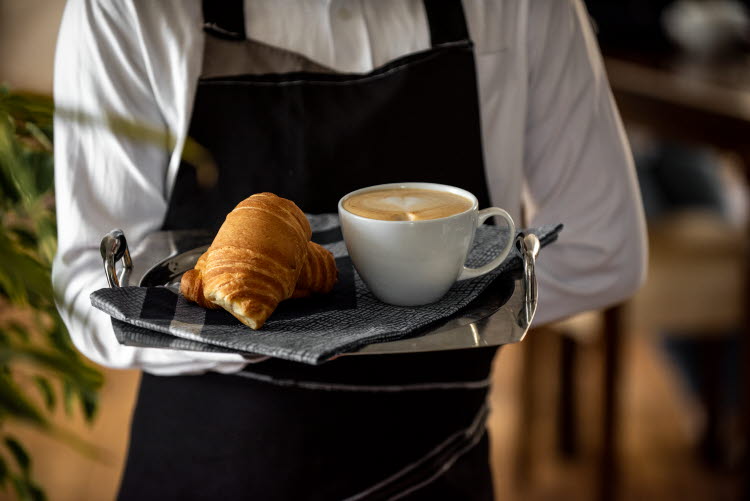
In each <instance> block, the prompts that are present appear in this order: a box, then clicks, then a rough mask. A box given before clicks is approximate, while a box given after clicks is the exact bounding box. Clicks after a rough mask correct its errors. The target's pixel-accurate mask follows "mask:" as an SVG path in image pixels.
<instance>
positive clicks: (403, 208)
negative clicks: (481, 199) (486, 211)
mask: <svg viewBox="0 0 750 501" xmlns="http://www.w3.org/2000/svg"><path fill="white" fill-rule="evenodd" d="M342 205H343V207H344V209H345V210H347V211H349V212H351V213H352V214H356V215H357V216H362V217H366V218H368V219H379V220H381V221H425V220H428V219H440V218H443V217H448V216H453V215H455V214H460V213H462V212H465V211H467V210H469V209H471V207H472V206H473V205H474V202H473V201H472V200H469V199H468V198H466V197H462V196H461V195H456V194H454V193H450V192H448V191H437V190H426V189H420V188H391V189H385V190H373V191H366V192H364V193H359V194H357V195H353V196H351V197H349V198H347V199H346V200H344V203H343V204H342Z"/></svg>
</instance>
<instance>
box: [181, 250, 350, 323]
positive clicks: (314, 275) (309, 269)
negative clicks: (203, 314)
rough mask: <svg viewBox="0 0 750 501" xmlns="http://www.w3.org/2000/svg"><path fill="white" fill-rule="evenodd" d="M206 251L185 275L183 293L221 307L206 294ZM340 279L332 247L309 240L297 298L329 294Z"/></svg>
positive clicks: (298, 284) (182, 284) (215, 306)
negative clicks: (204, 273)
mask: <svg viewBox="0 0 750 501" xmlns="http://www.w3.org/2000/svg"><path fill="white" fill-rule="evenodd" d="M206 254H208V251H206V252H204V253H203V254H202V255H201V257H199V258H198V262H196V263H195V268H194V269H192V270H188V271H186V272H185V274H183V275H182V281H181V282H180V292H182V295H183V296H185V298H186V299H188V300H189V301H193V302H194V303H198V304H199V305H201V306H203V307H204V308H209V309H219V308H221V306H218V305H216V304H214V303H212V302H210V301H209V300H208V299H206V296H205V294H204V293H203V279H202V276H201V271H202V270H203V267H204V266H205V262H206ZM337 279H338V269H337V268H336V261H335V259H334V258H333V254H331V253H330V252H329V251H328V250H326V249H325V248H324V247H321V246H320V245H318V244H316V243H315V242H307V256H306V259H305V264H304V265H302V271H301V272H300V275H299V279H297V286H296V287H295V289H294V292H293V293H292V297H293V298H303V297H307V296H310V295H311V294H325V293H328V292H331V289H333V286H334V285H336V280H337Z"/></svg>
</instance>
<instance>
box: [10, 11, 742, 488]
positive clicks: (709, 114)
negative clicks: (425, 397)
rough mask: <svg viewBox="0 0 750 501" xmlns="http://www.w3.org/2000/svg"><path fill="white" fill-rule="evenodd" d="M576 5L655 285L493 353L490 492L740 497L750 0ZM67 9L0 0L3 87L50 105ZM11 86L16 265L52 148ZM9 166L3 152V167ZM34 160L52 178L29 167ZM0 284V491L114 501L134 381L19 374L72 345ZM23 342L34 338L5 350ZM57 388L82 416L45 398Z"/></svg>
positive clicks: (74, 364)
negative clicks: (594, 48) (616, 130)
mask: <svg viewBox="0 0 750 501" xmlns="http://www.w3.org/2000/svg"><path fill="white" fill-rule="evenodd" d="M586 3H587V7H588V9H589V12H590V14H591V19H592V24H593V25H594V28H595V30H596V32H597V35H598V37H599V41H600V44H601V46H602V52H603V54H604V62H605V66H606V68H607V72H608V75H609V78H610V82H611V85H612V89H613V93H614V96H615V99H616V101H617V103H618V105H619V107H620V112H621V114H622V116H623V119H624V121H625V124H626V129H627V133H628V136H629V139H630V141H631V145H632V148H633V153H634V157H635V160H636V165H637V169H638V175H639V179H640V183H641V190H642V195H643V200H644V205H645V207H646V213H647V217H648V223H649V240H650V245H651V261H650V269H649V278H648V282H647V284H646V286H645V287H644V288H643V289H642V290H641V291H640V293H639V294H638V295H637V296H636V297H635V298H634V299H632V300H631V301H629V302H628V303H627V304H623V305H618V306H616V307H613V308H611V309H608V310H606V311H601V312H590V313H587V314H585V315H581V316H579V317H576V318H573V319H570V320H568V321H566V322H562V323H560V324H557V325H554V326H549V327H545V328H543V329H537V330H536V331H533V332H532V333H530V334H529V335H528V336H527V338H526V340H525V341H524V342H523V343H520V344H518V345H513V346H509V347H506V348H504V349H503V350H502V351H501V353H500V355H499V357H498V359H497V361H496V367H495V373H494V378H495V385H494V389H493V394H492V405H493V413H492V416H491V419H490V431H491V436H492V440H493V448H492V454H493V457H492V462H493V469H494V472H495V479H496V491H497V493H498V498H499V499H510V500H514V499H519V500H520V499H523V500H537V499H539V500H542V499H563V500H565V499H575V500H579V499H583V500H587V499H592V500H593V499H602V500H609V499H622V500H630V499H633V500H635V499H638V500H642V499H656V500H664V499H681V500H734V499H747V498H750V490H749V489H750V483H748V479H750V471H749V470H748V448H747V438H748V431H749V430H750V427H749V426H748V425H749V424H750V419H748V418H749V417H750V398H748V396H749V395H750V385H749V384H748V382H750V364H748V361H750V346H749V345H750V343H748V342H747V333H748V311H750V308H748V306H750V300H749V298H750V295H748V288H749V287H750V273H748V267H747V264H748V259H747V257H748V249H747V247H748V246H747V241H748V239H747V230H748V190H747V180H748V172H750V17H749V12H750V0H745V1H739V0H702V1H701V0H672V1H669V0H617V1H612V0H589V1H588V2H586ZM63 7H64V1H63V0H46V1H43V0H24V1H20V0H0V85H5V86H6V87H7V89H10V90H11V91H33V92H35V93H38V94H41V95H50V94H51V91H52V69H53V55H54V45H55V38H56V35H57V29H58V25H59V22H60V18H61V15H62V10H63ZM7 89H6V90H5V91H3V92H5V94H3V95H2V96H0V97H2V98H3V99H4V100H3V101H2V102H3V105H2V106H0V112H3V111H5V112H8V110H11V111H13V110H16V111H15V112H13V113H10V115H11V117H12V119H13V120H14V123H15V124H16V129H15V130H14V131H12V132H13V133H14V134H15V139H17V140H19V142H18V144H20V146H18V145H16V146H13V145H11V146H9V144H10V143H9V142H8V141H5V142H3V141H0V150H2V149H3V148H6V149H8V148H11V149H12V148H15V149H13V151H14V152H16V153H18V155H17V156H18V158H22V159H25V160H24V161H27V162H31V160H29V159H30V158H31V159H35V160H33V162H31V163H28V165H33V166H34V168H35V169H37V170H36V171H35V172H36V173H37V178H36V184H34V186H36V192H35V193H34V194H35V197H34V199H33V201H32V202H33V203H32V202H30V201H29V199H28V197H27V199H24V198H23V197H22V196H20V195H19V197H17V198H18V201H16V202H14V203H11V202H13V201H9V200H10V199H9V198H8V199H7V200H3V201H2V204H0V205H2V207H3V212H2V213H1V214H0V215H2V224H3V233H6V232H7V234H8V235H10V234H11V233H13V234H14V235H16V234H21V235H23V231H26V233H30V235H31V237H29V238H32V237H33V238H32V240H30V242H31V243H28V242H27V247H25V249H26V250H25V251H24V253H25V254H24V255H33V257H34V259H35V260H36V263H37V265H38V267H41V268H43V267H44V266H45V265H46V263H48V255H49V252H48V251H47V252H45V251H44V249H45V248H47V247H45V245H47V244H45V243H44V242H45V238H46V239H47V240H48V237H49V235H48V233H47V234H45V233H44V232H43V231H42V230H43V229H44V227H45V226H44V225H45V224H47V223H45V221H46V220H45V219H44V218H45V217H50V214H51V203H50V201H51V199H50V196H49V195H50V190H51V188H52V187H51V182H48V183H47V184H45V183H44V182H42V180H43V179H44V176H47V177H48V176H49V172H48V170H49V169H50V168H51V161H49V148H48V147H49V144H48V143H45V140H50V139H51V137H47V136H46V135H45V134H44V133H45V129H44V127H43V126H40V127H33V126H31V125H29V126H27V125H24V124H27V123H29V122H32V125H33V123H35V122H34V120H30V119H29V117H31V118H34V117H35V116H36V115H33V113H32V114H31V115H29V111H28V110H29V109H31V110H32V112H33V111H34V110H37V111H39V109H40V108H39V107H40V104H39V103H42V105H44V103H45V100H44V99H43V98H40V100H36V101H34V100H32V101H30V102H29V101H23V102H21V103H20V104H18V101H14V100H12V99H9V98H8V95H9V94H8V91H7ZM3 96H4V97H3ZM9 103H10V104H9ZM29 103H31V104H29ZM3 106H4V108H3ZM14 106H15V108H14ZM19 106H20V108H19ZM42 108H43V107H42ZM18 109H21V110H22V111H23V113H26V115H23V113H21V114H22V115H23V116H22V117H21V118H22V119H19V115H18V113H17V111H18ZM24 110H25V111H24ZM43 111H44V110H43V109H42V111H41V112H39V113H42V115H43ZM14 113H15V114H14ZM37 118H38V117H37ZM40 121H41V122H44V117H43V116H42V118H41V119H40ZM42 125H44V123H42ZM40 134H41V135H40ZM47 134H49V132H48V133H47ZM16 150H17V151H16ZM28 151H31V152H32V153H33V155H31V154H30V153H28ZM19 152H20V153H19ZM30 155H31V156H30ZM9 158H11V157H10V156H9V155H8V154H7V151H0V162H5V163H6V165H4V166H3V168H5V169H6V171H7V169H10V167H8V166H9V165H10V164H9V163H8V162H9V160H8V159H9ZM14 158H15V157H14ZM45 158H47V160H46V161H47V163H49V166H48V167H45V165H46V164H44V163H43V162H42V163H41V164H39V165H37V164H38V163H39V162H41V161H42V160H44V159H45ZM40 159H41V160H40ZM34 162H36V163H34ZM13 165H16V166H18V165H27V164H20V163H18V162H16V163H14V164H13ZM45 169H47V170H45ZM0 172H1V169H0ZM6 174H7V172H6ZM11 177H12V176H11ZM0 180H2V177H1V176H0ZM3 190H5V191H2V192H0V193H2V194H3V195H4V196H5V197H6V198H7V197H8V196H9V195H7V193H9V192H8V191H7V190H6V188H5V187H4V188H3ZM14 200H15V199H14ZM24 200H25V201H24ZM19 221H21V222H26V223H27V226H26V230H18V229H17V228H18V222H19ZM43 223H44V224H43ZM48 226H49V224H47V227H48ZM32 230H33V231H32ZM45 235H46V236H45ZM27 236H28V235H27ZM14 238H15V237H14ZM18 238H21V237H18ZM15 241H16V240H14V242H15ZM0 243H2V242H0ZM29 249H31V250H29ZM2 251H3V249H2V247H0V254H2ZM32 251H33V252H32ZM6 263H7V260H6V261H5V262H4V263H3V266H5V265H6ZM2 279H3V276H2V274H0V289H2V290H3V294H2V295H0V355H2V356H0V365H1V366H2V369H3V371H5V372H7V373H11V372H13V373H14V374H15V373H16V372H18V373H21V374H24V373H28V374H31V376H30V378H26V379H24V378H23V377H21V378H20V379H19V378H17V380H16V381H14V382H13V383H12V385H10V386H8V387H7V388H6V387H3V386H2V384H0V390H2V391H0V394H2V393H3V391H6V390H8V388H10V389H12V390H13V391H16V392H17V393H18V395H16V397H17V398H16V399H13V398H6V397H7V395H0V437H1V438H2V440H3V442H2V445H3V446H4V448H2V447H0V484H2V482H3V481H4V480H7V481H6V482H5V489H6V490H5V491H4V492H3V491H2V490H0V499H14V498H15V497H23V496H26V497H28V499H43V498H42V497H41V496H42V494H41V491H44V492H45V493H46V496H47V498H48V499H50V500H52V501H58V500H60V501H63V500H104V499H112V498H113V497H114V494H115V492H116V489H117V485H118V481H119V474H120V469H121V467H122V464H123V460H124V453H125V449H126V445H127V432H128V427H129V420H130V412H131V407H132V404H133V399H134V396H135V392H136V388H137V384H138V379H139V373H138V372H137V371H112V370H107V369H101V372H102V374H103V383H102V382H101V380H98V379H97V378H96V375H95V374H94V375H92V374H91V373H89V372H86V370H87V368H86V364H85V362H84V361H81V360H78V359H77V358H76V357H75V355H74V354H69V355H68V358H66V359H64V360H62V359H60V360H58V359H54V360H52V361H53V362H55V363H54V364H53V363H51V362H50V358H49V357H47V358H45V357H44V356H41V355H39V353H41V352H39V353H38V352H37V351H38V350H37V351H34V350H32V349H31V348H29V349H26V350H25V351H23V350H21V351H18V350H16V352H18V353H21V354H23V355H24V357H25V358H24V361H25V362H23V363H20V364H18V365H13V363H14V362H12V361H13V360H15V359H13V358H12V357H10V356H9V355H7V353H11V352H10V351H8V350H9V348H8V347H9V346H10V347H11V348H14V347H15V348H18V346H31V345H33V343H34V340H35V339H37V338H36V337H35V336H37V335H38V333H37V331H40V332H42V334H44V335H43V336H42V338H40V339H41V341H40V343H42V345H43V346H47V348H45V349H48V351H46V352H44V353H42V355H44V354H45V353H46V354H49V352H50V351H49V350H58V351H60V352H65V353H67V352H66V351H65V350H67V349H68V348H66V347H65V346H64V343H63V342H62V341H60V340H59V339H58V338H56V337H55V332H56V331H55V330H54V328H53V327H50V326H54V325H55V319H54V313H50V311H49V304H42V303H39V301H36V302H35V300H34V296H33V291H32V292H31V293H29V295H28V297H25V296H23V294H21V296H19V295H18V294H16V295H15V296H14V295H13V294H10V293H9V292H8V291H9V289H8V283H10V282H7V280H10V279H8V278H7V277H5V279H6V282H2ZM37 292H38V291H37ZM22 296H23V297H22ZM19 298H20V299H19ZM45 308H46V309H45ZM40 311H41V312H42V313H41V314H40V313H39V312H40ZM40 318H42V320H39V319H40ZM50 319H51V320H50ZM45 329H46V330H45ZM6 331H7V332H6ZM47 331H49V332H47ZM19 332H21V334H18V333H19ZM14 333H15V334H14ZM45 333H46V334H45ZM58 334H59V333H58ZM16 335H17V336H19V338H20V339H22V340H23V339H25V341H21V342H19V343H16V344H13V342H12V336H16ZM45 335H46V336H47V337H44V336H45ZM24 336H25V338H24ZM6 337H7V339H6ZM58 337H59V336H58ZM29 339H31V341H29ZM50 339H51V340H53V341H54V342H50V341H49V340H50ZM55 340H57V341H55ZM24 343H25V344H24ZM44 343H47V344H46V345H45V344H44ZM50 343H51V344H50ZM55 343H57V344H55ZM61 343H62V344H61ZM42 351H43V350H42ZM16 352H12V353H16ZM29 353H31V355H29ZM34 353H36V358H35V357H34V356H32V355H33V354H34ZM24 364H25V365H24ZM65 364H67V365H65ZM24 371H26V372H24ZM76 371H78V372H76ZM0 372H2V371H0ZM79 373H80V374H79ZM40 374H41V376H40ZM45 374H49V376H46V375H45ZM71 374H73V375H76V374H77V375H78V376H76V377H78V379H76V378H74V377H73V376H71ZM0 379H2V378H0ZM40 379H45V380H46V381H47V383H42V382H40ZM58 382H59V383H60V386H59V388H60V389H59V390H58ZM0 383H2V381H0ZM66 385H67V386H66ZM8 391H10V390H8ZM97 391H98V397H97V396H96V392H97ZM19 395H20V396H19ZM76 395H77V397H76ZM58 397H59V398H61V399H63V400H65V402H66V403H69V401H70V400H72V401H74V402H76V401H78V402H80V404H81V405H73V406H72V409H71V406H70V405H62V404H59V405H55V401H56V400H57V399H59V398H58ZM18 399H21V400H18ZM27 400H28V401H27ZM18 402H25V403H28V404H29V405H33V406H36V408H38V409H41V410H39V411H38V412H39V413H40V415H38V416H36V415H35V414H34V412H37V411H34V412H32V410H30V409H31V408H29V409H26V408H23V406H21V407H19V404H18ZM3 407H5V408H3ZM66 407H67V409H66ZM24 409H25V410H24ZM23 412H26V414H23ZM35 416H36V417H35ZM14 417H15V418H14ZM71 437H72V438H71ZM79 439H82V440H79ZM80 442H85V443H80ZM87 444H94V445H95V448H93V449H92V448H91V447H89V446H88V445H87ZM14 493H15V494H14Z"/></svg>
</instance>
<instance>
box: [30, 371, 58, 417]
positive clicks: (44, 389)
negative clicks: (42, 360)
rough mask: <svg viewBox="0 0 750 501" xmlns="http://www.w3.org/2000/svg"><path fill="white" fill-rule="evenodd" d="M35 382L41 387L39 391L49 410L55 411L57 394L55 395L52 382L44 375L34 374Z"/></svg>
mask: <svg viewBox="0 0 750 501" xmlns="http://www.w3.org/2000/svg"><path fill="white" fill-rule="evenodd" d="M34 384H36V387H37V388H39V392H40V393H41V394H42V397H43V398H44V405H45V406H46V407H47V410H48V411H50V412H51V411H54V410H55V404H56V403H57V396H56V395H55V390H54V389H53V388H52V384H51V383H50V382H49V380H48V379H47V378H45V377H43V376H34Z"/></svg>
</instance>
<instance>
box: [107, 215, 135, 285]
mask: <svg viewBox="0 0 750 501" xmlns="http://www.w3.org/2000/svg"><path fill="white" fill-rule="evenodd" d="M99 251H100V252H101V254H102V262H103V264H104V273H105V274H106V275H107V283H108V284H109V286H110V287H121V286H122V287H125V286H127V285H128V281H129V279H130V272H131V271H132V270H133V260H132V259H131V258H130V251H129V250H128V241H127V240H126V239H125V233H123V231H122V230H120V229H116V230H112V231H110V232H109V233H107V234H106V235H104V238H102V243H101V244H100V245H99ZM120 259H122V272H121V274H120V277H118V276H117V266H116V264H117V262H118V261H119V260H120Z"/></svg>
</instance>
